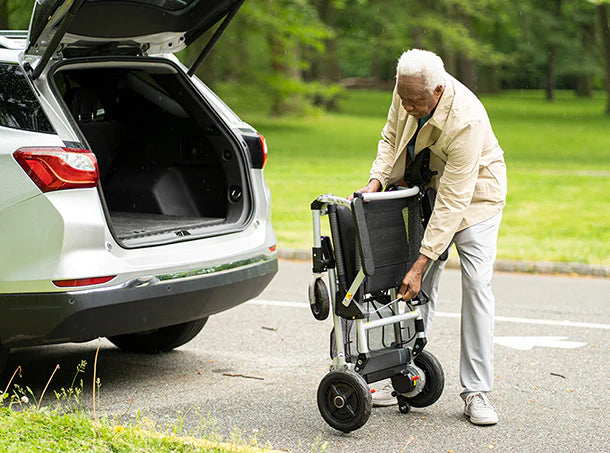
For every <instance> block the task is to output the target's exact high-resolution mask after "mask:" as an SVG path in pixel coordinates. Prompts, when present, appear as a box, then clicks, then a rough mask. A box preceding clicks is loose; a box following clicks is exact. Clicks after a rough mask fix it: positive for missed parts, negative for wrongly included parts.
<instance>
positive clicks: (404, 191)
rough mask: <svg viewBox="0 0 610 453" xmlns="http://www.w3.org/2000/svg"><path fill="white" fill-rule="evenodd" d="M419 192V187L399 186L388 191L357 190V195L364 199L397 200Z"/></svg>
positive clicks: (355, 194)
mask: <svg viewBox="0 0 610 453" xmlns="http://www.w3.org/2000/svg"><path fill="white" fill-rule="evenodd" d="M417 194H419V187H417V186H415V187H409V188H407V187H399V188H397V189H396V190H390V191H387V192H366V193H361V192H355V193H354V196H355V197H360V198H362V200H363V201H369V200H396V199H397V198H408V197H414V196H415V195H417Z"/></svg>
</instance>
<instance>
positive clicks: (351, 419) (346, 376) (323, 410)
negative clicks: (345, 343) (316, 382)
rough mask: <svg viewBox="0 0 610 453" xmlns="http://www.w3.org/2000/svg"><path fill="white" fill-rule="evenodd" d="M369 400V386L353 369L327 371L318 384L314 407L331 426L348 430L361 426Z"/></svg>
mask: <svg viewBox="0 0 610 453" xmlns="http://www.w3.org/2000/svg"><path fill="white" fill-rule="evenodd" d="M372 406H373V401H372V398H371V391H370V390H369V386H368V385H367V383H366V381H365V380H364V378H363V377H362V376H360V375H359V374H358V373H354V372H353V371H331V372H330V373H328V374H327V375H326V376H324V379H322V382H320V386H319V387H318V409H320V414H321V415H322V418H324V420H326V423H328V424H329V425H330V426H332V427H333V428H335V429H337V430H339V431H343V432H344V433H349V432H351V431H354V430H356V429H358V428H360V427H362V426H363V425H364V424H365V423H366V422H367V420H368V419H369V417H370V416H371V408H372Z"/></svg>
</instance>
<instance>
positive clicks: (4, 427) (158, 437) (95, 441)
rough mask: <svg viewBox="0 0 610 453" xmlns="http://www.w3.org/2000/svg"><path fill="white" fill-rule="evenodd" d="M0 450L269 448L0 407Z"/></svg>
mask: <svg viewBox="0 0 610 453" xmlns="http://www.w3.org/2000/svg"><path fill="white" fill-rule="evenodd" d="M0 433H2V434H1V435H0V451H2V452H3V453H30V452H36V453H42V452H48V453H60V452H66V453H72V452H76V451H85V452H96V453H106V452H108V453H122V452H124V453H145V452H146V453H153V452H154V453H166V452H167V453H169V452H172V453H178V452H180V453H191V452H198V453H264V452H267V451H268V452H270V450H265V449H261V448H258V447H255V446H252V445H248V444H246V443H244V442H243V441H241V440H240V439H239V440H236V441H235V442H217V441H213V440H207V439H201V438H196V437H190V436H182V435H176V434H173V433H161V432H158V431H156V430H155V427H154V426H152V427H151V428H150V429H149V428H146V427H141V426H139V425H138V424H133V423H132V424H130V425H127V426H123V425H120V424H117V423H115V422H114V421H112V420H110V419H107V418H103V419H101V420H97V421H95V420H93V419H92V418H91V416H90V415H89V414H88V413H86V412H85V411H82V410H78V411H74V412H69V413H64V412H62V411H59V410H53V411H48V410H41V411H36V410H34V409H33V408H26V409H23V410H19V411H16V410H13V409H9V408H7V407H1V408H0Z"/></svg>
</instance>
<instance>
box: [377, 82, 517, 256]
mask: <svg viewBox="0 0 610 453" xmlns="http://www.w3.org/2000/svg"><path fill="white" fill-rule="evenodd" d="M416 129H417V119H415V118H413V117H412V116H409V115H407V112H406V110H405V109H404V108H403V107H402V106H401V102H400V97H399V96H398V94H397V93H396V90H394V94H393V98H392V105H391V107H390V111H389V113H388V121H387V123H386V125H385V127H384V128H383V131H382V132H381V136H382V139H381V140H380V141H379V146H378V150H377V158H376V159H375V161H374V162H373V167H372V168H371V172H370V179H378V180H379V181H380V182H381V184H382V186H383V187H385V186H387V185H389V184H400V183H401V182H402V181H403V176H404V172H405V165H407V164H409V165H410V163H411V157H410V156H409V153H408V152H407V143H409V140H410V139H411V137H412V136H413V134H414V133H415V131H416ZM426 147H429V148H430V150H431V151H432V152H431V154H430V168H431V169H432V170H434V171H437V172H438V175H436V176H435V177H434V178H433V180H432V183H431V185H432V186H433V187H435V188H436V189H437V191H438V193H437V197H436V204H435V206H434V212H433V213H432V217H431V218H430V222H429V223H428V227H427V228H426V232H425V234H424V238H423V241H422V246H421V250H420V253H422V254H423V255H426V256H427V257H429V258H430V259H432V260H436V259H438V257H439V256H440V255H441V253H443V251H444V250H445V249H446V248H447V247H448V246H449V244H451V240H452V239H453V236H454V235H455V233H456V232H458V231H461V230H463V229H464V228H467V227H469V226H471V225H474V224H476V223H479V222H482V221H483V220H487V219H489V218H491V217H493V216H494V215H496V214H497V213H499V212H500V211H501V210H502V208H503V207H504V204H505V200H506V166H505V164H504V153H503V151H502V148H500V146H499V145H498V140H497V139H496V136H495V135H494V133H493V131H492V129H491V124H490V123H489V118H488V116H487V112H486V111H485V108H484V107H483V104H481V102H480V101H479V100H478V99H477V97H476V96H475V95H474V94H473V93H472V92H471V91H470V90H469V89H468V88H466V87H465V86H464V85H462V84H461V83H460V82H459V81H457V80H456V79H455V78H453V77H452V76H450V75H448V74H447V77H446V81H445V90H444V92H443V94H442V96H441V99H440V100H439V103H438V105H437V106H436V110H435V111H434V114H433V115H432V117H431V118H430V119H429V120H428V121H427V122H426V124H424V126H423V127H422V128H421V130H420V131H419V133H418V135H417V140H416V142H415V154H416V155H417V154H418V153H419V152H420V151H421V150H422V149H424V148H426ZM370 179H369V180H370Z"/></svg>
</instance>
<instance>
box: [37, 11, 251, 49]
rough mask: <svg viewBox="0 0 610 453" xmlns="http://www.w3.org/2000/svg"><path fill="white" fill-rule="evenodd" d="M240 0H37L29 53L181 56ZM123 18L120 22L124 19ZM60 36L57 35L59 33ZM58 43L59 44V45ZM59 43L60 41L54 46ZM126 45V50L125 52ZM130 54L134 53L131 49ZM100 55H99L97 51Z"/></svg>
mask: <svg viewBox="0 0 610 453" xmlns="http://www.w3.org/2000/svg"><path fill="white" fill-rule="evenodd" d="M241 3H242V2H241V1H235V0H205V1H204V0H193V1H191V2H188V3H186V2H176V1H139V0H135V1H134V0H37V1H36V3H35V5H34V9H33V12H32V19H31V22H30V30H29V35H28V44H27V48H26V53H27V54H28V55H38V56H40V55H43V54H44V53H45V52H46V51H47V50H50V51H51V52H54V51H55V49H54V48H51V49H49V47H50V46H53V45H56V46H57V45H60V44H61V47H62V49H66V48H69V47H73V48H80V49H86V48H89V49H92V48H99V47H101V46H105V45H107V44H110V43H112V44H115V45H116V46H117V47H116V48H115V50H110V49H111V48H112V46H106V48H105V49H104V50H103V52H116V53H117V54H120V53H125V52H126V49H129V48H133V49H134V50H137V51H146V52H149V53H153V54H158V53H169V52H177V51H180V50H182V49H184V48H185V47H186V46H187V45H189V44H190V43H192V42H193V41H194V40H195V39H197V38H198V37H199V36H201V35H202V34H203V33H205V32H206V31H208V30H209V29H210V28H211V27H212V26H213V25H214V24H215V23H216V22H218V20H220V19H221V18H222V17H224V16H226V15H227V14H228V13H229V12H231V11H233V10H234V9H236V8H239V6H241ZM119 18H120V19H119ZM58 34H59V35H60V36H57V35H58ZM58 40H59V42H57V41H58ZM54 41H55V42H54ZM121 47H122V50H121ZM127 52H129V51H128V50H127ZM96 54H97V55H100V53H99V51H98V52H97V53H96Z"/></svg>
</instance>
